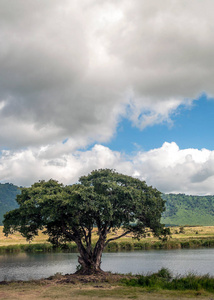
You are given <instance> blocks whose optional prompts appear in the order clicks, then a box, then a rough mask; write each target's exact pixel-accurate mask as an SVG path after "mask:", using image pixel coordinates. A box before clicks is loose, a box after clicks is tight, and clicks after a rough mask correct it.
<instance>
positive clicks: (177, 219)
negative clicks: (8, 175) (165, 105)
mask: <svg viewBox="0 0 214 300" xmlns="http://www.w3.org/2000/svg"><path fill="white" fill-rule="evenodd" d="M18 193H20V190H19V188H18V187H17V186H15V185H13V184H12V183H5V184H1V183H0V225H2V220H3V215H4V214H5V213H6V212H7V211H10V210H12V209H14V208H16V207H18V205H17V203H16V201H15V199H16V195H17V194H18ZM162 198H163V199H164V200H165V201H166V211H165V212H164V213H163V215H162V223H164V224H167V225H214V196H189V195H185V194H162Z"/></svg>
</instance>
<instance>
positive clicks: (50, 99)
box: [0, 0, 214, 195]
mask: <svg viewBox="0 0 214 300" xmlns="http://www.w3.org/2000/svg"><path fill="white" fill-rule="evenodd" d="M213 11H214V2H213V0H205V1H201V0H189V1H186V0H175V1H171V0H165V1H158V0H135V1H129V0H121V1H113V0H103V1H96V0H81V1H70V0H64V1H60V0H54V1H51V0H50V1H49V0H47V1H45V2H44V1H43V0H37V1H35V0H28V1H23V0H16V1H13V0H7V1H0V44H1V51H0V87H1V88H0V128H1V130H0V182H12V183H14V184H17V185H22V186H29V185H31V184H33V183H34V182H35V181H38V180H41V179H45V180H48V179H50V178H54V179H57V180H58V181H60V182H62V183H64V184H72V183H75V182H77V181H78V178H79V177H80V176H82V175H85V174H88V173H90V172H91V171H92V170H94V169H99V168H113V169H116V170H117V171H118V172H121V173H124V174H127V175H130V176H134V177H137V178H139V179H141V180H145V181H146V182H147V183H148V184H149V185H152V186H155V187H156V188H158V189H159V190H160V191H162V192H167V193H168V192H173V193H180V192H181V193H186V194H200V195H205V194H214V184H213V183H214V142H213V127H214V126H213V125H214V124H213V123H214V121H213V111H214V100H213V99H214V85H213V78H214V63H213V62H214V51H213V49H214V19H213ZM86 24H87V26H86ZM206 95H209V97H208V96H206Z"/></svg>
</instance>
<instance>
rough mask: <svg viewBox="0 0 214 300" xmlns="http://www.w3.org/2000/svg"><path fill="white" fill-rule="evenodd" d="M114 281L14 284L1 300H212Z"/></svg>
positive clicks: (1, 288) (0, 289)
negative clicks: (125, 284) (126, 285)
mask: <svg viewBox="0 0 214 300" xmlns="http://www.w3.org/2000/svg"><path fill="white" fill-rule="evenodd" d="M117 280H118V279H115V278H114V282H112V280H110V281H108V280H107V281H103V280H101V281H99V280H98V281H94V280H92V281H91V282H86V283H85V282H82V281H81V280H80V279H75V278H73V279H71V280H67V281H66V278H65V277H64V278H63V277H62V278H59V277H57V278H53V279H52V280H40V281H32V282H11V283H9V284H5V285H0V299H7V300H12V299H13V300H14V299H21V300H28V299H31V300H35V299H46V300H49V299H58V300H64V299H77V300H86V299H93V300H98V299H102V300H113V299H139V300H146V299H148V300H155V299H162V300H165V299H175V300H176V299H183V300H186V299H201V300H203V299H212V296H213V295H212V294H210V293H207V292H204V291H197V292H196V291H166V290H164V291H152V290H147V289H144V288H140V287H125V286H122V285H121V284H120V283H119V282H118V281H117Z"/></svg>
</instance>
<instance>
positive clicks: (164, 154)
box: [0, 142, 214, 195]
mask: <svg viewBox="0 0 214 300" xmlns="http://www.w3.org/2000/svg"><path fill="white" fill-rule="evenodd" d="M48 151H50V149H48V148H43V149H41V150H40V152H39V153H38V151H37V150H35V149H31V150H29V149H28V150H24V151H18V152H12V151H6V150H5V151H3V153H2V156H1V158H0V174H1V178H0V180H4V182H8V181H9V182H11V181H12V182H14V183H15V184H17V185H23V186H29V185H31V184H32V183H33V182H35V181H38V180H41V179H45V180H48V179H50V178H54V179H57V180H58V181H60V182H63V183H64V184H73V183H75V182H77V181H78V179H79V177H80V176H82V175H86V174H88V173H89V172H91V171H92V170H94V169H99V168H111V169H116V170H117V171H118V172H121V173H123V174H127V175H130V176H134V177H137V178H139V179H141V180H145V181H146V183H147V184H148V185H152V186H155V187H156V188H158V189H159V190H160V191H161V192H166V193H187V194H196V195H204V194H214V187H213V180H214V151H210V150H207V149H202V150H197V149H184V150H182V149H179V147H178V146H177V144H176V143H174V142H172V143H164V144H163V146H162V147H161V148H157V149H153V150H150V151H147V152H138V153H137V154H136V155H134V156H129V157H126V156H125V155H122V154H121V153H119V152H116V151H112V150H110V149H109V148H108V147H104V146H102V145H98V144H97V145H95V146H94V147H93V148H92V149H91V150H88V151H74V152H72V154H71V153H67V154H63V155H61V156H59V155H58V153H55V155H54V154H53V155H52V157H50V155H49V154H48V153H47V152H48Z"/></svg>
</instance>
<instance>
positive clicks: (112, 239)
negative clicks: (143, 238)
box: [105, 230, 131, 246]
mask: <svg viewBox="0 0 214 300" xmlns="http://www.w3.org/2000/svg"><path fill="white" fill-rule="evenodd" d="M128 233H131V230H129V231H126V232H124V233H123V234H121V235H119V236H117V237H115V238H111V239H108V240H107V241H106V242H105V246H106V245H107V244H108V243H109V242H111V241H115V240H118V239H120V238H121V237H123V236H125V235H127V234H128Z"/></svg>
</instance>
